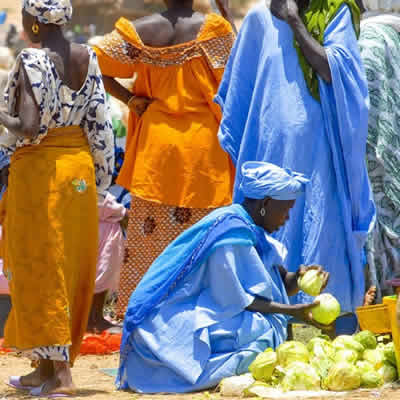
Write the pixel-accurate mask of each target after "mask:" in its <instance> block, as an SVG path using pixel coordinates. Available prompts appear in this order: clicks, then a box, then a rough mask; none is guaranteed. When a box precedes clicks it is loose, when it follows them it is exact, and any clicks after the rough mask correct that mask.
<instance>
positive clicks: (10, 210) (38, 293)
mask: <svg viewBox="0 0 400 400" xmlns="http://www.w3.org/2000/svg"><path fill="white" fill-rule="evenodd" d="M2 201H4V204H2V208H3V209H4V210H5V219H4V237H3V243H2V247H3V248H2V251H3V255H4V266H5V271H6V276H7V277H8V280H9V286H10V293H11V300H12V310H11V313H10V316H9V318H8V321H7V324H6V328H5V343H4V345H5V346H7V347H12V348H15V349H18V350H19V351H22V352H29V351H32V350H34V349H35V348H42V347H45V346H64V347H67V348H68V349H69V361H70V362H71V363H73V361H74V359H75V358H76V356H77V355H78V354H79V348H80V344H81V341H82V337H83V334H84V332H85V329H86V325H87V320H88V316H89V311H90V307H91V302H92V296H93V290H94V283H95V275H96V263H97V251H98V249H97V247H98V215H97V193H96V184H95V173H94V165H93V160H92V156H91V153H90V149H89V145H88V142H87V138H86V135H85V134H84V132H83V131H82V129H81V128H80V127H77V126H72V127H65V128H57V129H54V130H50V131H49V133H48V134H47V136H46V137H45V138H44V139H43V140H42V141H41V143H40V144H39V145H33V146H25V147H22V148H19V149H18V150H17V151H16V152H15V153H14V155H13V157H12V159H11V167H10V175H9V186H8V190H7V193H6V195H5V197H4V198H3V200H2Z"/></svg>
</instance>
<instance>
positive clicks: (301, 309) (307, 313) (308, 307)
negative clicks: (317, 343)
mask: <svg viewBox="0 0 400 400" xmlns="http://www.w3.org/2000/svg"><path fill="white" fill-rule="evenodd" d="M318 305H319V301H314V303H311V304H295V305H293V306H291V308H292V311H291V313H290V314H291V315H292V316H293V317H294V318H296V319H298V320H300V321H303V322H305V323H306V324H309V325H312V326H315V327H316V328H318V329H320V330H321V331H323V332H329V331H333V330H334V325H333V324H331V325H323V324H320V323H318V322H317V321H315V320H314V318H313V316H312V312H311V311H312V309H313V308H314V307H316V306H318Z"/></svg>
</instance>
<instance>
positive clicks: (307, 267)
mask: <svg viewBox="0 0 400 400" xmlns="http://www.w3.org/2000/svg"><path fill="white" fill-rule="evenodd" d="M310 270H317V271H318V274H320V275H321V277H322V279H323V284H322V287H321V292H323V291H324V290H325V288H326V285H327V284H328V281H329V272H327V271H324V269H323V268H322V266H321V265H300V268H299V270H298V271H297V275H298V276H299V277H301V276H303V275H304V274H305V273H306V272H307V271H310Z"/></svg>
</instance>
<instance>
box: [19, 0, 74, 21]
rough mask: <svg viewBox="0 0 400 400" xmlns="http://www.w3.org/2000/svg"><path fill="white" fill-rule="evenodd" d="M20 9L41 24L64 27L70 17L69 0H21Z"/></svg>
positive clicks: (70, 7)
mask: <svg viewBox="0 0 400 400" xmlns="http://www.w3.org/2000/svg"><path fill="white" fill-rule="evenodd" d="M22 8H23V9H24V10H25V11H26V12H27V13H28V14H30V15H32V16H33V17H36V18H37V19H38V21H39V22H40V23H42V24H55V25H65V24H66V23H68V22H69V21H70V20H71V17H72V5H71V1H70V0H22Z"/></svg>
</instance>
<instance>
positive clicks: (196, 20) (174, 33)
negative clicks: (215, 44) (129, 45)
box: [133, 10, 205, 47]
mask: <svg viewBox="0 0 400 400" xmlns="http://www.w3.org/2000/svg"><path fill="white" fill-rule="evenodd" d="M204 21H205V16H204V15H203V14H201V13H197V12H193V11H192V10H183V11H182V12H180V13H178V14H177V13H171V12H170V11H166V12H165V13H162V14H153V15H150V16H148V17H144V18H140V19H138V20H136V21H134V22H133V24H134V26H135V28H136V31H137V33H138V35H139V36H140V38H141V40H142V42H143V44H145V45H146V46H149V47H168V46H174V45H177V44H182V43H187V42H190V41H192V40H195V39H196V38H197V35H198V34H199V32H200V29H201V27H202V26H203V24H204Z"/></svg>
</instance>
